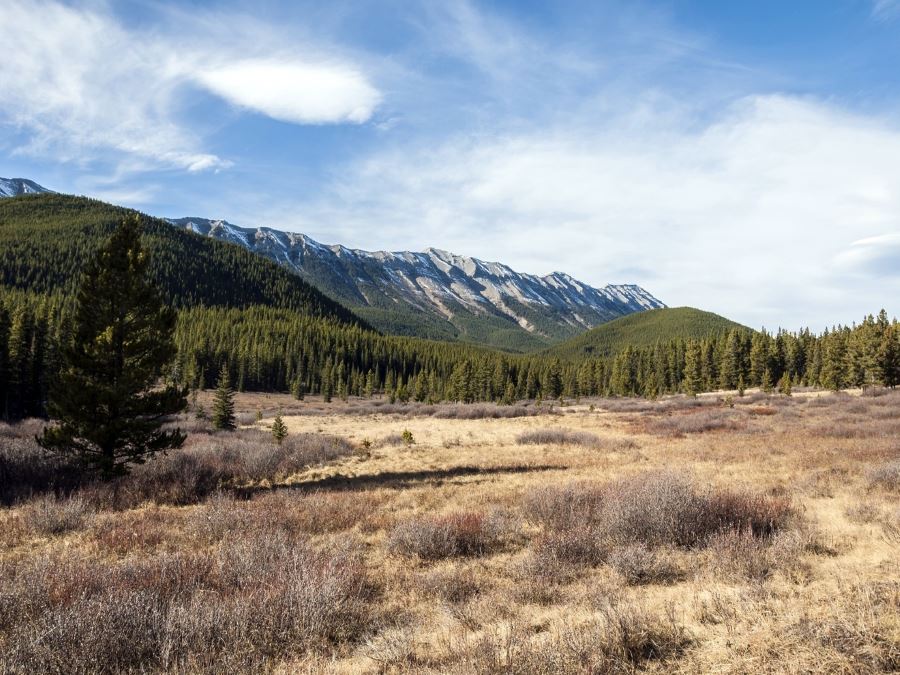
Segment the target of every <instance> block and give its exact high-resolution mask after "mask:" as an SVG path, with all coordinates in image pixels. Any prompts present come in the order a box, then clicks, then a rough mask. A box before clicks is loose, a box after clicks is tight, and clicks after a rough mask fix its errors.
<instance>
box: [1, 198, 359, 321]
mask: <svg viewBox="0 0 900 675" xmlns="http://www.w3.org/2000/svg"><path fill="white" fill-rule="evenodd" d="M129 216H137V217H139V218H140V220H141V223H142V225H143V231H144V239H143V245H144V246H145V247H146V249H147V250H148V251H149V252H150V254H151V256H152V262H151V264H150V266H149V268H148V273H149V274H150V277H151V279H152V282H153V284H154V285H155V286H156V287H158V288H159V289H160V291H161V292H162V294H163V298H164V299H165V301H166V302H167V303H168V304H170V305H172V306H174V307H178V308H180V307H195V306H200V305H202V306H205V307H249V306H251V305H267V306H270V307H282V308H285V309H291V310H295V311H299V312H302V313H304V314H307V315H310V316H317V317H323V318H331V319H335V320H337V321H340V322H343V323H351V324H361V323H362V322H361V321H360V320H359V319H358V318H357V317H355V316H354V315H353V314H352V313H351V312H350V311H349V310H347V309H345V308H344V307H342V306H341V305H339V304H338V303H336V302H334V301H333V300H330V299H329V298H327V297H325V296H324V295H323V294H322V293H320V292H319V291H318V290H316V289H315V288H313V287H312V286H310V285H309V284H308V283H307V282H305V281H303V280H302V279H301V278H300V277H298V276H297V275H296V274H292V273H290V272H289V271H288V270H285V269H284V268H282V267H280V266H279V265H277V264H276V263H274V262H272V261H270V260H267V259H265V258H262V257H260V256H258V255H256V254H254V253H251V252H250V251H248V250H246V249H244V248H243V247H240V246H237V245H234V244H229V243H226V242H221V241H216V240H213V239H208V238H205V237H201V236H199V235H195V234H193V233H190V232H186V231H184V230H179V229H177V228H174V227H172V226H171V225H169V224H168V223H167V222H165V221H163V220H159V219H157V218H151V217H149V216H145V215H142V214H138V213H137V212H135V211H132V210H130V209H124V208H121V207H117V206H111V205H109V204H104V203H103V202H100V201H97V200H93V199H87V198H84V197H71V196H67V195H57V194H40V195H25V196H22V197H15V198H8V199H2V200H0V285H3V286H6V287H9V288H18V289H22V290H28V291H32V292H36V293H42V294H44V293H51V294H52V293H54V292H62V293H64V294H68V295H71V294H72V293H73V291H74V284H75V283H76V282H77V280H78V278H79V276H80V274H81V271H82V269H83V268H84V266H85V264H86V262H87V261H88V260H89V259H90V258H91V256H92V255H93V254H94V252H95V251H96V250H97V249H98V248H100V246H101V245H102V244H103V242H104V241H105V239H106V238H107V237H108V236H109V234H110V232H112V230H113V229H114V228H115V226H116V224H117V223H119V222H121V221H122V219H123V218H125V217H129Z"/></svg>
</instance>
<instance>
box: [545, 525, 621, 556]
mask: <svg viewBox="0 0 900 675" xmlns="http://www.w3.org/2000/svg"><path fill="white" fill-rule="evenodd" d="M608 554H609V545H608V543H607V542H605V541H604V539H603V533H602V532H600V531H598V530H596V529H594V528H592V527H585V526H576V527H572V528H568V529H565V530H556V531H550V532H547V533H545V534H543V535H541V536H540V537H539V538H538V539H537V540H536V541H535V546H534V555H535V557H536V558H537V559H538V560H541V561H543V560H549V561H558V562H562V563H566V564H570V565H591V566H596V565H599V564H601V563H603V562H604V561H605V560H606V558H607V555H608Z"/></svg>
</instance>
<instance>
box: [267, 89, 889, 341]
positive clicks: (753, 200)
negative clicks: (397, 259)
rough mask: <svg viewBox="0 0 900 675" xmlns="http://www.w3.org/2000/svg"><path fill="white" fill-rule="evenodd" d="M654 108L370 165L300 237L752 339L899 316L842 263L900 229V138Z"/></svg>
mask: <svg viewBox="0 0 900 675" xmlns="http://www.w3.org/2000/svg"><path fill="white" fill-rule="evenodd" d="M641 107H642V113H641V115H640V116H635V115H634V114H633V110H623V111H622V113H621V115H620V116H618V117H616V118H614V119H609V118H606V119H603V120H602V121H596V120H590V119H588V118H581V119H579V120H575V119H567V120H566V121H565V122H564V123H561V124H559V125H556V126H553V127H551V128H548V129H541V130H533V131H531V132H528V133H518V134H513V135H483V136H470V137H467V138H459V137H457V138H454V139H452V140H450V141H448V142H446V143H444V144H442V145H441V146H439V147H427V148H425V147H420V148H417V149H414V148H403V149H402V150H400V151H396V152H391V153H387V154H382V155H379V156H375V157H372V158H370V159H368V160H366V161H364V162H362V163H360V164H359V165H358V166H356V167H354V168H352V169H350V170H349V171H348V173H347V175H346V176H345V177H344V179H343V180H341V181H340V183H339V184H337V185H335V186H334V188H333V190H332V191H331V192H330V193H328V194H326V195H325V197H324V198H323V201H322V202H321V203H319V204H317V205H313V206H310V205H302V206H300V207H297V208H302V209H303V210H304V211H305V212H306V213H307V214H308V217H307V219H306V220H305V221H303V222H299V223H297V222H296V221H295V223H296V225H297V226H298V227H299V228H305V229H307V230H311V233H312V234H314V235H319V236H324V237H325V238H326V239H327V240H332V241H333V240H339V241H344V242H345V243H350V244H355V245H359V246H365V247H379V248H380V247H388V248H410V247H414V248H421V247H423V246H427V245H433V246H440V247H444V248H449V249H452V250H456V251H458V252H460V253H468V254H472V255H478V256H480V257H485V258H488V259H499V260H503V261H504V262H508V263H510V264H512V265H513V266H515V267H517V268H519V269H522V270H524V271H531V272H540V273H546V272H549V271H551V269H563V270H565V271H567V272H570V273H572V274H573V275H575V276H577V277H580V278H582V279H584V280H586V281H588V282H592V283H594V284H602V283H606V282H610V281H614V282H625V281H634V282H638V283H644V284H645V285H646V286H648V288H649V289H650V290H651V291H653V292H655V293H657V294H658V295H659V297H660V298H661V299H663V300H664V301H665V302H667V303H669V304H691V305H695V306H701V307H704V308H708V309H712V310H716V311H720V312H721V313H723V314H727V315H729V316H732V317H736V318H738V319H741V320H743V321H746V322H748V323H751V324H753V325H761V324H763V323H765V324H768V325H771V324H772V323H773V322H776V323H781V324H782V325H784V326H789V327H797V326H798V324H805V323H813V324H816V322H819V321H821V320H822V317H829V318H833V320H836V321H837V320H843V321H850V320H852V319H853V318H855V317H856V316H857V315H858V314H860V313H862V312H868V311H874V310H877V309H878V308H880V307H881V306H888V305H889V304H890V303H891V302H896V297H898V292H900V288H898V279H897V276H896V275H895V276H894V277H893V279H885V278H884V277H881V278H878V277H873V276H870V277H869V278H861V277H859V275H848V274H847V269H846V267H845V266H843V265H838V264H836V263H834V262H833V261H835V258H836V256H837V255H838V254H839V253H840V252H841V251H843V250H845V249H846V248H847V246H848V245H849V243H850V242H853V241H857V240H860V239H864V238H866V237H872V236H876V235H878V234H880V233H884V232H885V231H891V230H894V229H895V228H896V227H897V223H900V159H898V158H900V132H898V131H897V130H895V129H893V128H891V127H889V126H886V125H885V124H882V123H879V122H877V121H873V120H870V119H867V118H864V117H860V116H856V115H852V114H849V113H847V112H844V111H841V110H840V109H837V108H835V107H833V106H831V105H828V104H825V103H822V102H817V101H814V100H805V99H799V98H794V97H788V96H779V95H772V96H757V97H750V98H745V99H742V100H740V101H739V102H737V103H735V104H734V105H732V106H730V107H728V108H727V109H726V110H724V111H720V112H719V113H717V114H716V115H714V116H712V119H711V120H710V121H708V122H706V123H705V124H703V125H700V124H699V123H698V122H697V120H698V119H699V118H700V116H699V115H697V114H695V115H690V114H687V113H683V114H679V115H674V116H673V115H672V114H671V111H670V110H669V109H668V107H665V106H664V107H663V108H662V109H659V108H657V107H656V103H655V102H650V103H648V104H646V105H643V106H641ZM706 116H707V117H709V114H708V113H707V115H706ZM636 119H637V120H639V121H635V120H636ZM282 215H284V217H285V218H286V219H289V218H290V216H288V215H287V214H286V213H285V214H282ZM282 222H284V221H282ZM288 222H290V221H288ZM322 223H328V224H329V229H328V231H327V233H325V234H323V233H322V232H319V231H317V230H316V228H317V227H321V224H322ZM636 267H637V268H643V269H645V270H648V273H647V274H646V276H645V277H644V278H634V276H633V275H634V274H635V269H634V268H636ZM888 309H889V310H890V309H891V308H890V307H888ZM893 311H897V308H894V309H893Z"/></svg>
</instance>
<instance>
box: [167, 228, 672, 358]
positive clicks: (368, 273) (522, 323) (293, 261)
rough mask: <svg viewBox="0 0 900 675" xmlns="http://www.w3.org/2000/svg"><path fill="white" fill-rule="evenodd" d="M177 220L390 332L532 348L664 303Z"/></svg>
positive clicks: (476, 265) (427, 257)
mask: <svg viewBox="0 0 900 675" xmlns="http://www.w3.org/2000/svg"><path fill="white" fill-rule="evenodd" d="M169 222H171V223H172V224H173V225H175V226H177V227H180V228H184V229H187V230H190V231H192V232H196V233H198V234H202V235H205V236H208V237H211V238H214V239H220V240H224V241H230V242H233V243H236V244H240V245H241V246H244V247H246V248H248V249H249V250H251V251H254V252H255V253H258V254H260V255H262V256H265V257H267V258H270V259H271V260H274V261H276V262H278V263H279V264H281V265H284V266H285V267H287V268H289V269H291V270H293V271H295V272H296V273H297V274H299V275H300V276H302V277H303V278H304V279H306V280H308V281H309V282H310V283H312V284H313V285H314V286H316V287H317V288H319V289H321V290H323V291H324V292H325V293H327V294H328V295H329V296H331V297H332V298H334V299H336V300H338V301H339V302H341V303H343V304H344V305H346V306H348V307H350V308H352V309H353V310H354V311H355V312H356V313H357V314H359V315H360V316H362V317H364V318H366V319H367V320H369V321H370V322H371V323H372V324H373V325H375V326H376V327H378V328H380V329H382V330H384V331H385V332H390V333H396V334H405V335H417V336H419V337H429V338H437V339H444V340H447V339H451V340H452V339H459V340H464V341H469V342H477V343H481V344H486V345H490V346H494V347H501V348H506V349H516V350H521V351H530V350H535V349H540V348H543V347H545V346H547V345H549V344H553V343H554V342H557V341H559V340H564V339H566V338H568V337H571V336H573V335H577V334H578V333H580V332H582V331H583V330H585V329H587V328H591V327H593V326H596V325H598V324H601V323H604V322H606V321H609V320H611V319H615V318H618V317H620V316H625V315H627V314H631V313H633V312H640V311H643V310H646V309H651V308H654V307H664V306H665V305H663V303H661V302H660V301H659V300H657V299H656V298H654V297H653V296H652V295H651V294H650V293H648V292H647V291H645V290H644V289H642V288H640V287H639V286H635V285H629V284H625V285H608V286H606V287H604V288H593V287H591V286H589V285H587V284H584V283H582V282H579V281H577V280H576V279H573V278H572V277H570V276H569V275H567V274H563V273H561V272H554V273H553V274H550V275H547V276H544V277H541V276H536V275H533V274H523V273H520V272H516V271H515V270H513V269H511V268H510V267H508V266H506V265H503V264H500V263H494V262H485V261H482V260H478V259H476V258H469V257H465V256H459V255H456V254H453V253H450V252H447V251H441V250H438V249H434V248H429V249H426V250H425V251H423V252H420V253H414V252H409V251H400V252H393V253H391V252H387V251H376V252H369V251H362V250H357V249H349V248H346V247H344V246H340V245H324V244H320V243H319V242H317V241H315V240H313V239H311V238H310V237H307V236H306V235H303V234H294V233H290V232H282V231H279V230H273V229H271V228H267V227H261V228H255V229H253V228H243V227H238V226H236V225H233V224H231V223H228V222H226V221H223V220H209V219H205V218H179V219H174V220H170V221H169Z"/></svg>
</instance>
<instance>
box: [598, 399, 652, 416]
mask: <svg viewBox="0 0 900 675" xmlns="http://www.w3.org/2000/svg"><path fill="white" fill-rule="evenodd" d="M597 406H598V407H600V408H602V409H603V410H606V411H607V412H613V413H644V412H655V411H657V410H659V409H660V404H659V403H656V402H653V401H648V400H646V399H642V398H618V399H603V400H601V401H599V402H598V403H597Z"/></svg>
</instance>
